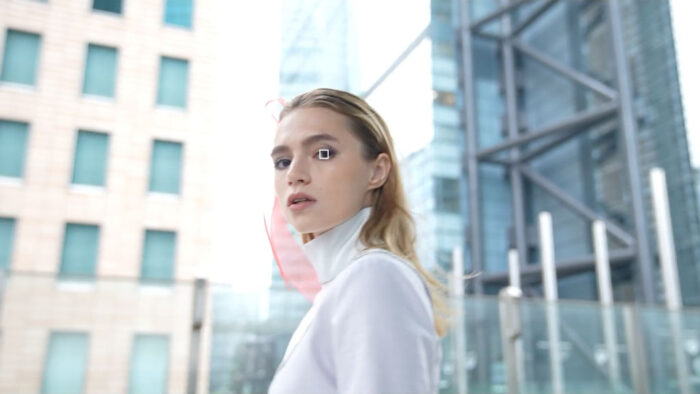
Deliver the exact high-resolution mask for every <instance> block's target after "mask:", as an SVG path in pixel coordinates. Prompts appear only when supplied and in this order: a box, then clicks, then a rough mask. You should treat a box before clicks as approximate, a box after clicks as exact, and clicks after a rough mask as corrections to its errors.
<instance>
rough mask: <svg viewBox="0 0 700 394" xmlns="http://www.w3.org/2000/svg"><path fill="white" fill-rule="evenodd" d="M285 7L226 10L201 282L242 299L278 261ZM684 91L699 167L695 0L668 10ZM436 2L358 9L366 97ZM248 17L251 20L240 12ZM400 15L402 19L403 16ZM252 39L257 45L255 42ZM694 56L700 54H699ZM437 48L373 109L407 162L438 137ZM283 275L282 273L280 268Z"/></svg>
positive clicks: (414, 63) (394, 81) (365, 3)
mask: <svg viewBox="0 0 700 394" xmlns="http://www.w3.org/2000/svg"><path fill="white" fill-rule="evenodd" d="M279 2H280V0H269V1H266V2H246V3H245V4H244V5H242V3H239V2H227V1H223V2H219V5H220V7H221V8H222V9H221V10H220V12H219V13H218V15H219V17H220V18H222V21H221V23H218V24H217V25H218V26H220V27H221V29H223V30H222V31H221V32H220V33H221V34H219V37H221V41H220V42H217V43H215V45H216V48H220V53H219V56H220V60H219V61H218V63H217V67H218V70H217V72H216V74H217V76H216V78H215V79H214V80H215V81H216V82H217V89H219V91H218V96H217V97H220V99H219V100H217V101H216V104H215V105H217V109H216V111H215V113H216V114H217V118H216V119H214V124H215V128H216V131H215V137H214V141H215V146H214V151H213V152H214V154H213V156H212V160H213V162H214V168H215V173H214V174H213V182H212V184H213V185H215V186H214V187H215V188H214V190H213V209H214V215H215V216H214V217H213V218H212V222H213V223H212V224H213V245H212V254H213V255H212V265H211V266H210V267H208V268H206V269H204V270H203V271H204V272H202V274H203V275H207V276H209V277H210V278H211V279H212V280H214V281H215V282H227V283H232V284H233V286H234V288H236V289H238V290H246V289H248V290H256V289H261V288H266V287H267V286H268V285H269V280H270V276H271V268H272V254H271V252H270V247H269V243H268V241H267V237H266V235H265V229H264V225H263V215H265V216H267V215H269V214H270V211H271V207H272V202H273V199H274V192H273V187H272V177H273V170H272V164H271V161H270V159H269V157H268V155H269V151H270V149H271V148H272V140H273V138H274V122H272V121H271V120H270V119H269V116H268V115H267V113H266V112H265V110H264V103H265V102H266V101H267V100H269V99H272V98H275V97H276V96H277V94H278V78H279V72H278V71H279V52H280V51H279V44H280V15H279V9H280V6H279ZM671 3H672V7H673V18H674V29H675V35H676V49H677V52H678V63H679V73H680V78H681V89H682V94H683V99H684V107H685V116H686V122H687V129H688V135H689V142H690V146H691V148H690V150H691V154H692V158H693V163H694V165H695V166H696V167H700V129H699V127H700V124H699V123H698V122H700V119H699V118H698V114H697V111H691V110H690V109H691V108H697V106H698V102H699V100H700V97H699V95H700V92H699V91H698V87H700V80H699V78H698V76H697V73H693V71H696V70H700V56H698V54H697V51H694V50H693V43H692V40H697V38H698V37H700V29H698V25H699V24H698V23H697V22H696V21H695V20H694V18H696V17H697V15H698V5H697V4H698V3H697V1H696V0H671ZM429 4H430V2H429V0H419V1H413V2H406V1H398V0H387V1H373V0H355V1H354V2H353V6H354V7H355V12H356V15H355V17H356V18H360V19H361V23H360V26H361V28H360V29H359V30H358V32H357V33H358V49H359V54H358V55H359V57H360V59H359V63H360V65H361V70H360V74H361V84H362V86H363V87H364V89H366V88H368V87H369V86H371V85H372V83H373V82H374V81H375V80H376V79H377V78H378V77H379V76H380V75H381V74H382V73H383V71H384V70H385V69H386V68H387V67H388V66H389V65H390V64H391V62H392V61H393V60H394V59H395V58H396V57H397V56H399V54H400V53H401V52H403V50H404V49H405V48H406V47H407V46H408V45H409V43H410V42H411V41H413V40H414V38H415V37H416V36H417V35H418V34H419V33H420V32H421V31H422V29H423V28H424V27H425V26H426V25H427V24H428V22H429V19H430V8H429ZM242 7H244V8H245V12H240V10H241V9H242ZM399 9H400V10H401V12H400V15H399V14H397V12H396V10H399ZM251 37H252V38H253V39H251ZM696 46H697V44H696ZM431 84H432V83H431V79H430V42H429V41H428V40H425V41H423V43H422V44H421V46H419V47H418V48H417V49H416V50H415V51H414V52H413V53H412V55H411V56H409V58H407V59H406V61H405V62H404V63H403V64H402V65H401V66H400V67H399V68H398V69H397V70H396V71H395V72H394V73H393V74H392V75H391V76H390V77H389V78H388V79H387V80H386V81H385V83H384V84H383V85H382V86H381V87H380V88H379V89H377V90H376V91H375V93H373V94H372V95H371V96H370V97H369V98H368V101H369V102H370V104H372V105H373V106H374V107H375V108H376V109H377V111H378V112H379V113H380V114H382V116H383V117H384V118H385V120H386V121H387V123H388V125H389V128H390V130H391V132H392V135H393V137H394V141H395V144H396V149H397V153H398V155H399V157H400V158H403V157H405V156H406V155H408V154H409V153H410V152H412V151H415V150H417V149H419V148H420V147H421V146H423V145H424V144H425V143H427V142H428V141H429V140H430V138H431V137H432V105H431V100H432V88H431ZM275 269H276V268H275Z"/></svg>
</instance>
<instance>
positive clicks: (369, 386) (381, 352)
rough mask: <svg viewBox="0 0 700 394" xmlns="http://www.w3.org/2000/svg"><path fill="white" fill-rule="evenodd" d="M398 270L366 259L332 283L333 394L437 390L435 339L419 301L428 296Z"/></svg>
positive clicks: (385, 260) (383, 260)
mask: <svg viewBox="0 0 700 394" xmlns="http://www.w3.org/2000/svg"><path fill="white" fill-rule="evenodd" d="M399 264H404V263H401V262H396V261H391V260H389V258H387V257H384V256H381V255H380V256H371V257H369V256H365V257H363V258H361V259H360V260H358V261H356V262H354V263H353V264H351V265H350V266H349V267H348V268H346V271H348V272H346V273H345V274H346V275H343V276H342V277H338V278H337V280H339V281H340V282H339V283H338V284H337V286H338V288H337V290H338V291H337V292H334V296H335V298H336V299H335V303H334V304H335V308H334V313H333V317H332V319H331V327H332V333H331V335H332V346H333V359H334V363H335V371H336V379H337V386H338V393H367V394H369V393H430V392H432V391H433V390H435V388H436V387H437V383H436V382H434V380H436V379H437V377H436V376H433V372H432V371H433V370H434V368H435V365H434V364H435V362H436V361H435V360H436V354H435V353H436V351H437V346H439V345H438V339H437V334H436V333H435V329H434V325H433V319H432V316H431V312H430V311H429V310H427V309H426V299H425V298H424V299H422V298H421V297H426V298H427V297H428V295H427V294H426V292H425V291H424V289H423V288H421V290H422V293H423V294H421V293H419V292H418V291H417V289H416V285H415V281H414V283H411V281H410V280H409V278H408V277H407V275H415V274H414V273H412V272H410V271H409V270H410V268H408V267H401V266H399ZM416 279H417V277H416ZM428 305H429V303H428Z"/></svg>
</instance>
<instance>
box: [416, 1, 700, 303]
mask: <svg viewBox="0 0 700 394" xmlns="http://www.w3.org/2000/svg"><path fill="white" fill-rule="evenodd" d="M464 3H465V4H468V6H469V10H468V14H469V15H470V16H471V21H472V23H474V22H475V21H478V20H479V19H480V18H483V17H484V16H486V15H488V14H490V13H491V12H493V11H495V10H496V9H498V8H499V6H500V5H501V3H500V2H497V1H489V0H480V1H468V2H464ZM620 5H621V7H620V8H621V11H622V12H621V22H622V31H623V37H622V38H623V41H624V44H625V45H624V56H625V58H626V60H627V63H628V65H629V75H628V77H629V79H630V81H631V91H632V92H631V94H632V107H633V112H634V114H635V119H634V123H635V126H636V133H635V135H634V143H635V144H636V147H635V148H636V150H637V157H638V162H639V165H638V168H637V169H634V171H633V172H632V176H633V177H637V179H638V180H639V181H640V183H641V196H642V203H643V204H642V206H643V211H644V215H645V220H646V223H647V228H646V232H647V240H648V245H646V246H647V247H648V248H649V252H650V256H651V265H652V267H651V269H650V271H651V273H652V280H653V281H654V283H653V284H654V286H655V289H654V292H655V293H656V300H657V301H659V298H660V297H663V296H662V295H661V294H662V292H661V291H660V288H661V280H660V273H659V272H658V268H655V267H657V266H658V263H657V260H658V258H657V252H656V245H655V240H656V236H655V225H654V217H653V212H652V204H651V194H650V188H649V169H650V168H652V167H655V166H657V167H661V168H662V169H664V170H665V172H666V177H667V182H668V194H669V200H670V206H671V215H672V223H673V233H674V239H675V246H676V254H677V259H678V269H679V276H680V281H681V288H682V295H683V299H684V303H685V304H686V305H698V304H700V278H699V276H698V271H700V270H699V268H698V266H699V265H700V221H699V219H698V208H697V207H698V203H697V197H696V194H695V193H694V190H693V188H694V186H693V185H694V183H693V172H692V169H691V167H690V160H689V156H688V146H687V138H686V132H685V127H684V122H683V110H682V106H681V98H680V90H679V85H678V75H677V70H676V57H675V50H674V46H673V35H672V29H671V20H670V14H669V5H668V2H667V1H631V0H625V1H620ZM431 10H432V20H431V39H432V59H433V65H432V74H433V86H434V103H433V109H434V125H435V138H434V140H433V142H432V143H431V145H430V146H429V147H427V148H426V149H424V150H423V151H420V152H417V153H415V154H414V155H412V156H411V157H410V158H409V161H408V163H407V165H406V167H407V168H408V169H409V170H411V169H413V170H412V174H413V176H414V179H413V180H412V181H411V182H412V183H413V184H416V185H421V188H423V189H425V190H422V191H421V192H418V193H417V192H415V191H414V189H410V191H411V194H412V195H413V197H412V200H414V201H431V202H430V203H427V204H424V206H423V207H421V212H422V216H424V220H425V221H426V222H428V223H432V224H433V227H432V228H431V227H427V228H430V234H426V235H424V237H423V241H424V243H425V244H426V245H428V244H429V245H428V246H425V247H423V248H422V249H421V251H422V253H423V255H424V256H423V259H424V260H429V261H437V262H438V264H439V265H440V266H441V267H442V268H444V269H450V267H451V263H450V257H449V256H450V255H449V253H448V252H449V251H450V250H451V249H452V248H453V247H455V246H464V247H465V249H466V250H465V253H464V255H465V269H466V270H467V271H469V270H470V269H471V268H472V265H471V264H472V262H471V259H470V247H471V246H472V245H471V244H470V239H471V238H470V237H469V235H470V232H471V231H474V230H473V226H472V223H470V222H469V217H470V215H469V212H468V206H469V202H470V199H471V198H477V199H478V200H477V205H478V207H479V212H478V215H479V218H480V226H479V227H480V228H479V230H478V231H479V235H480V236H479V237H478V238H480V243H479V247H480V250H481V253H480V258H481V268H482V270H483V274H482V278H481V280H482V282H481V283H482V284H483V291H484V292H486V293H495V292H496V291H497V290H498V289H499V288H500V287H502V286H504V285H505V284H506V282H507V262H508V260H507V252H508V249H509V248H511V247H513V246H514V244H515V243H516V241H515V238H516V237H517V232H518V231H522V234H523V236H524V239H525V245H526V248H525V251H526V256H525V258H524V263H525V266H524V267H523V269H524V270H527V268H528V266H533V267H534V266H536V265H538V264H539V259H540V257H539V247H538V238H537V214H538V213H539V212H541V211H549V212H550V213H551V214H552V217H553V218H554V238H555V250H556V258H557V264H558V265H564V266H567V267H573V266H576V267H577V268H576V269H567V270H565V271H564V272H560V274H559V281H558V283H559V295H560V296H561V297H563V298H584V299H595V298H596V297H597V295H596V293H597V290H596V281H595V275H594V268H593V265H592V264H590V265H589V266H588V267H587V268H581V267H582V264H580V262H582V261H585V260H592V253H593V249H592V240H591V235H590V234H591V230H590V221H589V220H588V219H587V218H585V217H583V216H582V215H580V214H578V213H576V212H574V211H572V209H570V207H569V206H567V205H566V204H563V203H562V202H561V201H560V200H559V199H556V198H554V197H553V196H552V195H551V193H550V192H549V191H548V190H545V189H543V188H542V187H541V186H540V185H539V184H536V183H534V182H530V181H529V180H528V179H527V178H526V177H523V178H522V188H521V190H520V191H519V192H516V197H515V198H514V193H513V189H512V185H513V180H512V179H511V176H512V174H511V172H510V171H509V169H508V166H507V165H504V163H507V162H508V159H509V158H510V157H509V156H507V155H506V154H505V153H507V152H508V151H507V150H505V151H504V152H502V153H501V154H495V155H492V156H491V160H488V161H487V160H479V162H478V183H477V184H478V191H477V195H476V196H474V195H473V194H470V192H469V188H468V187H467V184H468V179H469V178H468V176H467V175H466V174H467V169H466V165H464V166H462V168H459V164H457V163H466V161H467V157H466V152H467V149H470V146H469V141H466V143H465V139H464V135H465V132H464V130H465V127H466V126H465V123H466V114H467V112H465V94H464V93H465V92H464V86H465V84H464V83H463V82H464V79H463V78H465V74H464V72H463V71H464V63H463V62H464V60H463V59H464V56H463V55H464V54H463V52H462V48H463V46H462V45H461V44H462V41H461V37H460V34H459V29H457V27H458V26H459V24H460V22H459V20H460V18H459V12H460V1H456V0H433V1H432V2H431ZM508 14H509V15H510V17H509V18H510V21H511V24H512V26H513V27H514V28H516V27H517V26H519V25H520V24H522V23H523V22H527V21H531V22H532V23H529V24H528V25H527V27H526V28H524V29H523V30H522V31H521V32H520V34H519V36H518V38H517V40H519V43H522V46H523V47H525V48H534V49H535V50H536V51H537V53H539V54H542V55H543V56H544V57H546V58H549V59H556V61H557V62H558V63H560V64H563V65H564V66H565V67H566V68H567V69H569V70H573V72H574V73H576V74H577V75H583V76H584V78H585V77H590V78H592V79H595V80H597V81H600V82H601V83H602V85H603V86H602V87H601V88H600V90H602V91H603V92H606V89H610V90H612V89H613V86H616V85H615V81H616V72H615V60H614V57H613V56H612V54H611V53H612V47H611V42H610V39H609V36H610V25H609V18H608V15H607V14H608V7H607V2H603V1H560V2H551V4H549V3H548V2H545V1H533V2H530V3H527V4H525V5H522V6H520V7H514V9H513V10H512V11H511V12H510V13H508ZM502 23H503V22H502V21H501V20H500V18H494V20H493V21H491V22H489V23H485V24H484V25H483V26H482V29H481V31H482V33H481V34H473V35H471V37H470V47H471V59H472V62H473V63H472V65H473V67H472V69H471V79H470V81H471V83H470V84H467V86H472V89H473V92H472V93H473V105H472V107H471V108H472V109H473V112H472V113H471V115H472V116H473V120H474V126H473V127H474V133H475V135H476V146H475V147H474V148H475V149H477V150H483V149H485V148H489V147H492V146H494V145H495V144H499V143H502V142H504V141H506V140H507V139H508V136H509V126H511V125H509V123H508V121H509V119H508V117H507V108H506V104H507V102H506V86H505V85H506V84H505V82H504V76H503V65H504V59H503V56H504V55H503V51H502V47H501V46H500V44H499V42H500V41H499V40H498V39H494V37H496V38H497V37H498V35H499V34H500V32H502V29H504V28H505V27H506V26H505V25H502ZM522 52H523V51H514V59H513V64H514V77H513V78H514V80H515V89H514V97H515V99H514V102H516V103H517V108H516V110H517V119H516V121H515V126H513V127H517V135H518V136H523V135H527V133H529V132H535V131H539V130H543V129H545V128H547V127H552V126H553V125H557V123H561V122H564V121H566V120H568V119H571V118H572V117H574V116H577V115H579V114H587V113H591V112H593V111H596V110H597V109H599V108H603V107H604V106H605V105H607V104H608V103H609V102H608V101H606V98H605V97H604V96H603V95H601V94H599V93H598V92H594V91H592V90H590V89H588V88H586V87H584V86H582V84H580V83H575V82H574V81H572V80H571V79H570V78H565V77H564V76H562V75H560V74H559V73H556V72H553V71H552V69H551V68H550V67H548V66H546V65H544V64H543V63H542V61H538V59H536V58H533V57H532V56H526V54H523V53H522ZM466 78H469V76H466ZM566 133H568V136H566V138H561V139H560V140H558V138H560V136H561V135H558V136H553V135H552V136H549V137H545V138H541V139H538V140H536V141H535V140H533V141H532V142H531V143H529V144H527V145H523V148H527V149H523V150H522V151H521V152H520V153H519V154H521V155H522V156H525V155H528V154H530V153H532V152H537V153H538V154H536V155H535V154H532V157H531V158H529V160H528V161H527V164H528V167H529V169H530V171H531V172H533V173H535V174H536V175H539V177H540V178H541V179H544V182H545V183H546V184H547V185H552V186H553V187H555V188H557V189H559V190H561V191H563V192H565V193H566V194H567V195H568V196H569V197H570V198H571V199H573V201H574V203H575V204H579V205H580V206H584V207H586V208H587V209H588V210H589V211H590V212H592V213H594V214H595V215H597V216H600V217H604V218H606V219H607V220H608V221H609V222H610V223H613V224H614V225H617V226H618V227H619V228H620V229H622V230H623V231H625V232H627V233H630V234H634V214H633V209H632V207H631V205H632V204H631V191H630V187H629V184H630V182H629V178H628V174H629V171H628V166H627V164H626V161H625V158H626V156H625V146H624V141H623V137H622V132H621V126H620V122H619V121H618V118H617V117H616V116H607V117H601V118H600V119H599V121H597V122H595V123H594V122H588V123H585V122H584V123H581V124H580V125H579V126H578V127H572V128H571V129H570V130H567V131H566ZM435 152H440V153H438V154H436V153H435ZM436 158H437V159H436ZM443 158H454V160H450V163H448V164H436V163H438V161H436V160H442V159H443ZM430 163H433V164H430ZM455 166H456V167H457V168H455ZM407 184H409V185H410V184H411V183H407ZM415 190H418V188H416V189H415ZM419 194H420V195H421V196H419ZM515 199H519V201H521V202H522V204H523V205H522V213H523V218H524V224H523V227H524V228H523V229H520V230H518V229H517V228H516V227H515V226H514V225H513V223H514V213H513V208H512V206H513V201H514V200H515ZM455 218H459V219H458V221H457V223H455ZM609 241H610V249H611V254H613V255H615V254H616V253H617V254H618V255H619V259H617V260H616V261H615V264H613V266H612V275H613V286H614V292H615V299H616V300H619V301H623V300H627V301H631V300H638V301H645V300H643V299H642V297H641V296H640V292H639V290H638V286H639V284H638V282H639V279H638V278H639V275H640V274H639V271H640V267H639V264H638V263H637V260H636V259H635V256H634V255H627V254H626V253H627V251H628V250H629V247H628V246H626V245H625V244H624V243H623V242H622V241H620V240H618V239H616V238H615V237H609ZM618 241H619V242H618ZM431 255H432V256H431ZM524 278H525V277H524ZM530 278H532V279H530V280H526V281H525V284H527V283H528V282H529V286H526V293H527V291H530V292H531V294H533V295H537V294H539V292H540V289H539V283H538V282H539V279H538V278H535V277H534V275H530ZM657 278H659V279H657ZM467 283H468V288H469V283H471V282H467Z"/></svg>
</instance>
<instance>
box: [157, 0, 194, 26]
mask: <svg viewBox="0 0 700 394" xmlns="http://www.w3.org/2000/svg"><path fill="white" fill-rule="evenodd" d="M164 22H165V24H166V25H173V26H180V27H185V28H187V29H189V28H191V27H192V0H166V1H165V17H164Z"/></svg>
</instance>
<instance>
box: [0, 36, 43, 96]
mask: <svg viewBox="0 0 700 394" xmlns="http://www.w3.org/2000/svg"><path fill="white" fill-rule="evenodd" d="M4 48H5V49H4V51H3V55H2V71H1V72H0V81H5V82H13V83H19V84H23V85H32V86H33V85H34V84H35V83H36V74H37V69H38V64H39V52H40V50H41V37H40V36H39V35H38V34H34V33H28V32H23V31H18V30H12V29H8V30H7V32H6V34H5V46H4Z"/></svg>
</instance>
